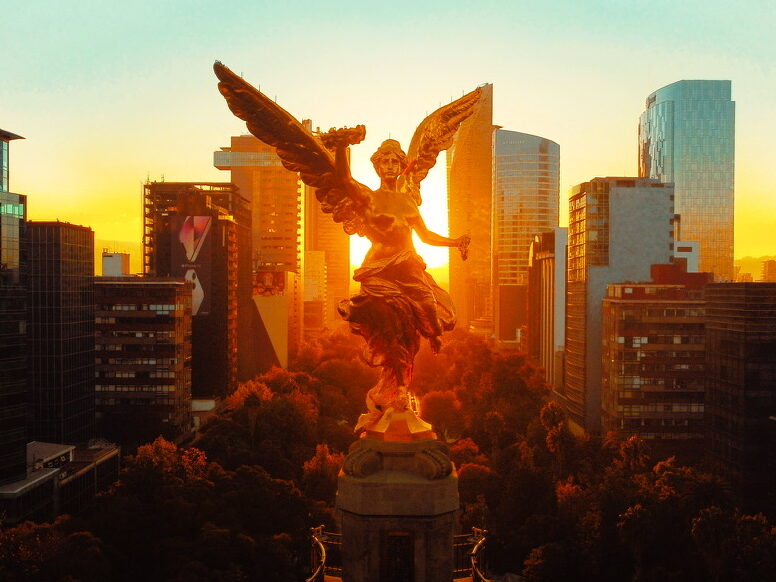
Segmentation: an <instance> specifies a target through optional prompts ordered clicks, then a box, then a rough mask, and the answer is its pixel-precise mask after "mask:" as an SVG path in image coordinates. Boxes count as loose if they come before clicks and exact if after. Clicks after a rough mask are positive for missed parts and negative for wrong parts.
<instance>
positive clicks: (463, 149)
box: [447, 84, 496, 336]
mask: <svg viewBox="0 0 776 582" xmlns="http://www.w3.org/2000/svg"><path fill="white" fill-rule="evenodd" d="M495 129H496V127H495V126H494V125H493V85H490V84H488V85H483V86H482V95H481V97H480V101H479V103H478V105H477V108H476V110H475V112H474V113H473V114H472V115H471V116H470V117H469V118H468V119H466V120H465V121H464V122H463V123H462V124H461V126H460V128H458V131H457V132H456V134H455V137H454V138H453V145H452V146H450V148H449V149H448V150H447V200H448V203H447V212H448V225H449V231H450V233H452V234H453V236H461V235H462V234H468V235H469V236H471V238H472V241H471V246H470V248H471V249H472V252H471V253H470V255H469V259H468V260H467V261H461V260H456V257H455V256H454V255H457V254H458V251H457V249H452V250H451V251H450V266H449V269H450V296H451V297H452V300H453V304H454V305H455V310H456V316H457V321H458V324H457V325H458V326H459V327H460V328H461V329H472V330H476V331H477V332H478V333H482V334H484V335H487V336H490V335H491V334H492V330H493V302H492V299H493V293H492V283H491V260H492V259H491V257H492V254H491V242H492V241H491V214H492V211H493V201H492V198H493V196H492V188H493V131H494V130H495Z"/></svg>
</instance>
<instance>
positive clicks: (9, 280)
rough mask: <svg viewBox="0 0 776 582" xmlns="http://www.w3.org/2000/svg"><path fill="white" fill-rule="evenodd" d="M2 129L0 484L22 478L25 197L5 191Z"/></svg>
mask: <svg viewBox="0 0 776 582" xmlns="http://www.w3.org/2000/svg"><path fill="white" fill-rule="evenodd" d="M14 139H20V136H18V135H15V134H13V133H10V132H7V131H4V130H0V150H2V151H1V155H0V158H1V159H2V181H0V418H2V419H3V420H2V422H0V484H2V483H5V482H8V481H15V480H18V479H22V478H24V476H25V474H26V466H25V450H26V444H27V390H28V388H29V384H28V360H27V312H26V310H27V288H26V282H27V281H26V275H27V273H26V267H27V265H26V261H25V258H26V253H25V248H24V239H25V224H26V223H25V221H26V219H27V198H26V196H22V195H20V194H12V193H11V192H9V191H8V188H9V185H8V142H9V141H11V140H14Z"/></svg>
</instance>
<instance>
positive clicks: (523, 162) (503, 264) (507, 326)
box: [492, 129, 560, 342]
mask: <svg viewBox="0 0 776 582" xmlns="http://www.w3.org/2000/svg"><path fill="white" fill-rule="evenodd" d="M559 180H560V146H559V145H558V144H557V143H555V142H554V141H551V140H549V139H547V138H544V137H539V136H537V135H529V134H527V133H520V132H517V131H507V130H504V129H498V130H496V131H495V132H494V133H493V218H492V248H493V292H494V296H493V305H494V315H495V321H494V323H495V326H494V327H495V333H496V339H497V340H500V341H506V342H516V341H517V335H518V330H519V329H520V328H521V327H523V326H525V324H526V292H527V286H528V254H529V249H530V247H531V243H532V242H533V240H534V235H536V234H538V233H540V232H544V231H547V230H551V229H553V228H555V227H557V226H558V188H559Z"/></svg>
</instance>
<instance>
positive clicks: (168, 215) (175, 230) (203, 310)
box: [144, 182, 251, 398]
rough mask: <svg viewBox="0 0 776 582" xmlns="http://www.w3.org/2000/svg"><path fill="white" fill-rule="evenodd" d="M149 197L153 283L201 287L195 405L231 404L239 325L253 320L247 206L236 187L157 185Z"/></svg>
mask: <svg viewBox="0 0 776 582" xmlns="http://www.w3.org/2000/svg"><path fill="white" fill-rule="evenodd" d="M144 193H145V194H144V198H145V221H146V226H145V236H144V269H145V273H146V275H149V276H155V277H176V278H179V277H182V278H184V279H186V280H187V281H190V282H191V283H192V284H193V289H192V300H191V301H192V308H191V311H192V319H193V321H192V372H191V377H192V394H193V397H195V398H214V397H215V398H217V397H223V396H227V395H229V394H231V393H232V392H233V391H234V389H235V388H236V387H237V364H238V361H237V353H238V347H237V346H238V321H239V320H240V319H246V320H249V319H250V316H251V312H250V311H247V308H246V310H245V311H247V314H246V313H245V311H240V309H239V306H240V305H241V304H240V302H239V297H240V291H241V284H242V285H243V287H244V286H245V285H247V284H248V279H246V278H245V274H246V271H245V270H243V271H240V270H239V267H238V265H239V259H240V256H239V251H238V249H239V241H240V239H241V237H240V233H241V232H242V233H245V230H244V229H243V228H242V227H241V226H240V225H239V220H240V217H241V216H242V217H244V216H245V212H246V206H245V205H244V204H243V199H242V198H241V197H240V196H239V194H238V193H237V192H236V189H235V187H234V185H233V184H229V183H194V182H150V183H148V184H146V185H145V189H144ZM230 206H231V208H230ZM242 291H243V293H244V292H245V290H244V288H243V289H242Z"/></svg>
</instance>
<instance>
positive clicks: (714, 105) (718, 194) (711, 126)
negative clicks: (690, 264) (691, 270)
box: [639, 81, 735, 281]
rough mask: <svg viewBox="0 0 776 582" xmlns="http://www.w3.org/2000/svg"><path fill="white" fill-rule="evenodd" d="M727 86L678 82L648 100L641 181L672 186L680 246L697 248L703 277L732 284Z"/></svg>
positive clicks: (731, 140) (731, 139)
mask: <svg viewBox="0 0 776 582" xmlns="http://www.w3.org/2000/svg"><path fill="white" fill-rule="evenodd" d="M730 86H731V83H730V81H677V82H676V83H672V84H670V85H667V86H665V87H663V88H662V89H658V90H657V91H655V92H654V93H652V94H651V95H650V96H649V97H647V101H646V108H645V111H644V113H642V114H641V118H640V120H639V176H641V177H645V178H654V179H657V180H660V181H661V182H670V183H673V184H674V193H675V196H676V200H675V211H676V213H677V214H679V215H681V232H680V234H679V236H678V237H677V238H678V239H679V240H682V241H697V242H698V243H700V267H699V270H700V271H702V272H713V273H714V276H715V279H716V280H719V281H732V280H733V279H734V274H735V272H734V268H733V218H734V212H733V210H734V207H733V206H734V205H733V194H734V189H733V179H734V162H735V102H734V101H732V100H731V91H730Z"/></svg>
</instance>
